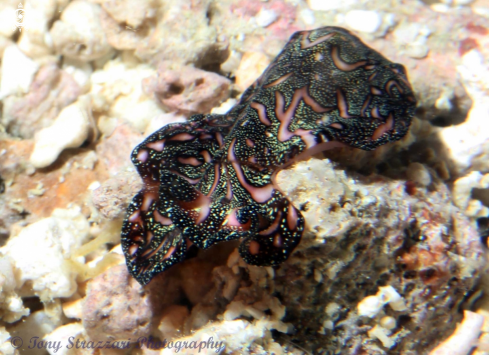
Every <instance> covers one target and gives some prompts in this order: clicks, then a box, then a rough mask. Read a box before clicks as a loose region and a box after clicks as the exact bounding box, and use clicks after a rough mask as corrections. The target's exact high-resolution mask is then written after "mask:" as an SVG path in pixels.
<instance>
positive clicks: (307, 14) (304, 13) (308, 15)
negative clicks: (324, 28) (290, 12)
mask: <svg viewBox="0 0 489 355" xmlns="http://www.w3.org/2000/svg"><path fill="white" fill-rule="evenodd" d="M299 18H300V19H301V20H302V22H304V24H306V25H309V26H312V25H314V22H315V21H316V19H315V18H314V12H313V11H311V10H309V9H303V10H301V11H300V12H299Z"/></svg>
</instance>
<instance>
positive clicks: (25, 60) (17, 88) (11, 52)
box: [0, 44, 39, 99]
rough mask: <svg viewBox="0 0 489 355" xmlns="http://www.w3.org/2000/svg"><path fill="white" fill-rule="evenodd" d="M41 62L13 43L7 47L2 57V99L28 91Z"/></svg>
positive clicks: (0, 90) (0, 87)
mask: <svg viewBox="0 0 489 355" xmlns="http://www.w3.org/2000/svg"><path fill="white" fill-rule="evenodd" d="M38 69H39V64H37V63H36V62H34V61H33V60H32V59H30V58H29V57H27V56H26V55H25V54H24V53H22V51H21V50H20V49H19V48H18V47H17V46H16V45H15V44H12V45H10V46H8V47H7V48H5V51H4V52H3V57H2V79H1V82H0V99H1V98H4V97H6V96H9V95H12V94H19V93H24V94H25V93H27V92H29V87H30V86H31V83H32V81H33V80H34V74H36V72H37V70H38Z"/></svg>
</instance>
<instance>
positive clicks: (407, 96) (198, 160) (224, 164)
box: [122, 27, 416, 285]
mask: <svg viewBox="0 0 489 355" xmlns="http://www.w3.org/2000/svg"><path fill="white" fill-rule="evenodd" d="M415 105H416V100H415V98H414V95H413V91H412V89H411V86H410V84H409V82H408V79H407V77H406V71H405V69H404V67H403V66H402V65H400V64H395V63H391V62H390V61H388V60H387V59H386V58H384V57H383V56H382V55H380V54H379V53H377V52H375V51H374V50H372V49H370V48H368V47H367V46H365V45H364V44H363V43H362V42H361V41H360V40H359V39H358V38H357V37H355V36H354V35H352V34H351V33H350V32H348V31H346V30H344V29H342V28H337V27H324V28H319V29H316V30H313V31H305V32H297V33H295V34H294V35H293V36H292V37H291V39H290V41H289V42H288V43H287V45H286V46H285V48H284V49H283V50H282V52H281V53H280V54H279V55H278V57H277V58H276V59H275V60H274V61H273V62H272V63H271V64H270V66H269V67H268V68H267V69H266V71H265V72H264V73H263V74H262V76H261V77H260V78H258V80H257V81H256V82H255V83H254V84H253V85H252V86H251V87H250V88H248V89H247V90H246V91H245V92H244V94H243V95H242V97H241V100H240V101H239V102H238V104H237V105H236V106H235V107H233V108H232V109H231V110H230V111H229V112H228V113H226V114H224V115H216V114H208V115H194V116H192V117H190V119H189V121H188V122H186V123H176V124H170V125H168V126H165V127H163V128H162V129H160V130H159V131H157V132H155V133H153V134H152V135H151V136H149V137H148V138H147V139H146V140H145V141H144V142H143V143H141V144H140V145H138V146H137V147H136V148H135V149H134V151H133V152H132V156H131V159H132V162H133V163H134V165H135V166H136V168H137V170H138V172H139V174H140V175H141V177H142V179H143V182H144V187H143V189H142V190H141V191H140V192H139V193H138V194H137V195H136V196H135V197H134V199H133V201H132V203H131V204H130V206H129V208H128V210H127V216H126V219H125V220H124V224H123V228H122V249H123V251H124V255H125V257H126V261H127V266H128V268H129V271H130V273H131V274H132V275H133V276H134V277H135V278H136V279H137V280H138V281H139V282H140V283H141V284H143V285H144V284H147V283H148V282H149V281H150V280H151V279H152V278H153V277H154V276H155V275H156V274H157V273H159V272H162V271H164V270H165V269H167V268H169V267H170V266H172V265H174V264H175V263H178V262H180V261H182V260H183V259H184V258H185V254H186V251H187V249H188V248H189V247H190V246H191V245H195V246H197V247H198V248H202V249H206V248H209V247H210V246H212V245H213V244H215V243H218V242H221V241H228V240H233V239H242V242H241V245H240V247H239V252H240V254H241V256H242V257H243V259H244V260H245V261H246V262H247V263H249V264H252V265H260V266H267V265H278V264H280V263H282V262H283V261H284V260H286V259H287V258H288V257H289V255H290V254H291V253H292V251H293V250H294V248H295V247H296V246H297V244H298V243H299V241H300V239H301V235H302V232H303V230H304V218H303V217H302V215H301V213H300V211H299V210H298V209H297V208H296V207H294V206H293V205H292V204H291V202H290V201H289V200H288V199H287V198H285V196H284V195H283V194H282V193H281V192H280V191H279V189H278V188H277V186H276V184H275V183H274V176H275V175H276V173H277V172H278V171H279V170H280V169H282V168H283V167H285V166H287V165H288V164H290V163H292V162H293V161H296V160H297V159H301V158H303V157H305V156H308V155H311V154H315V153H317V152H319V151H322V150H325V149H331V148H334V147H342V146H350V147H355V148H360V149H365V150H371V149H375V148H376V147H378V146H380V145H382V144H385V143H388V142H390V141H394V140H398V139H400V138H402V137H403V136H404V135H405V134H406V133H407V131H408V128H409V125H410V122H411V118H412V116H413V114H414V109H415Z"/></svg>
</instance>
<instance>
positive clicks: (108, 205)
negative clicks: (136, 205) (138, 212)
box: [92, 172, 142, 219]
mask: <svg viewBox="0 0 489 355" xmlns="http://www.w3.org/2000/svg"><path fill="white" fill-rule="evenodd" d="M141 186H142V183H141V179H140V177H139V175H138V174H136V172H125V173H121V174H118V175H117V176H116V177H113V178H111V179H108V180H106V181H105V182H104V183H103V184H102V185H101V186H100V187H99V188H97V189H95V190H93V192H92V202H93V204H94V205H95V208H97V210H98V211H99V212H100V213H101V214H102V216H104V218H108V219H115V218H122V217H123V216H124V213H125V210H126V208H127V206H128V201H129V199H130V198H131V197H132V196H134V194H135V193H137V192H138V191H139V190H140V189H141Z"/></svg>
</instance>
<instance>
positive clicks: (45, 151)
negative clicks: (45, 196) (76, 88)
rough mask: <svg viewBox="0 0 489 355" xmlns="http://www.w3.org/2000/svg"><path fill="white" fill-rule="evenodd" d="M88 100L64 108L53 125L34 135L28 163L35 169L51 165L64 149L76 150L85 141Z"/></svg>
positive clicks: (82, 99) (87, 126)
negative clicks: (32, 148) (33, 143)
mask: <svg viewBox="0 0 489 355" xmlns="http://www.w3.org/2000/svg"><path fill="white" fill-rule="evenodd" d="M88 100H89V99H88V98H87V97H86V96H83V97H80V98H79V99H78V101H76V102H75V103H73V104H71V105H69V106H67V107H65V108H64V109H63V110H62V111H61V112H60V114H59V115H58V117H57V118H56V120H55V121H54V122H53V124H52V125H51V126H49V127H46V128H44V129H42V130H40V131H39V132H37V133H36V135H35V137H34V140H35V145H34V150H33V151H32V154H31V157H30V159H29V160H30V163H31V164H32V165H33V166H34V167H36V168H45V167H47V166H49V165H51V164H52V163H53V162H54V161H55V160H56V159H57V158H58V156H59V154H60V153H61V152H62V151H63V150H64V149H66V148H76V147H79V146H81V145H82V144H83V142H84V141H85V140H86V139H87V137H88V133H89V129H90V117H89V112H88V108H87V105H88Z"/></svg>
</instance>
